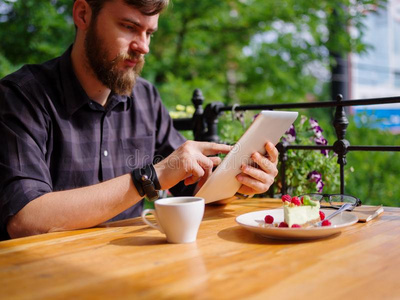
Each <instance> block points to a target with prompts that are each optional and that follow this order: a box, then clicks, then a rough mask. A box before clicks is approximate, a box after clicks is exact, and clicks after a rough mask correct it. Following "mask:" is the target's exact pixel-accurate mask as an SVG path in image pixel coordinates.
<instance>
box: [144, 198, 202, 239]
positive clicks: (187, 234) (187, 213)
mask: <svg viewBox="0 0 400 300" xmlns="http://www.w3.org/2000/svg"><path fill="white" fill-rule="evenodd" d="M154 207H155V209H145V210H143V212H142V219H143V221H144V222H145V223H146V224H147V225H149V226H151V227H153V228H155V229H157V230H159V231H161V232H162V233H164V234H165V235H166V236H167V241H168V242H169V243H175V244H182V243H192V242H194V241H195V240H196V237H197V232H198V230H199V227H200V223H201V220H202V219H203V215H204V199H203V198H200V197H173V198H165V199H158V200H156V201H155V202H154ZM147 214H153V215H154V216H155V218H156V221H157V224H154V223H152V222H150V221H149V220H147V219H146V215H147Z"/></svg>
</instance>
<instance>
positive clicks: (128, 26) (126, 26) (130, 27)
mask: <svg viewBox="0 0 400 300" xmlns="http://www.w3.org/2000/svg"><path fill="white" fill-rule="evenodd" d="M122 26H123V27H125V28H126V29H128V30H134V29H135V28H133V26H131V25H126V24H124V25H122Z"/></svg>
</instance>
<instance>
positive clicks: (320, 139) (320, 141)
mask: <svg viewBox="0 0 400 300" xmlns="http://www.w3.org/2000/svg"><path fill="white" fill-rule="evenodd" d="M314 142H315V143H316V144H317V145H328V141H327V140H326V139H325V138H324V137H323V136H322V135H321V137H316V138H314ZM321 153H322V154H323V155H325V156H326V157H328V153H329V151H328V150H321Z"/></svg>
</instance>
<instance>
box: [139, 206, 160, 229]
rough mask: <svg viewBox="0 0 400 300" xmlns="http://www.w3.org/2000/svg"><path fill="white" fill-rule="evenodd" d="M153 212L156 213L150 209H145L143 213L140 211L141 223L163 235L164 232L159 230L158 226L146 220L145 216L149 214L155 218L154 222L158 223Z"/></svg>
mask: <svg viewBox="0 0 400 300" xmlns="http://www.w3.org/2000/svg"><path fill="white" fill-rule="evenodd" d="M155 212H156V211H155V210H154V209H151V208H149V209H145V210H144V211H142V219H143V222H145V223H146V224H147V225H149V226H150V227H153V228H154V229H157V230H158V231H160V232H162V233H164V230H163V229H162V228H161V226H160V225H158V224H155V223H152V222H150V221H149V220H147V219H146V215H147V214H151V215H153V216H154V217H155V218H156V221H157V223H158V219H157V215H156V213H155Z"/></svg>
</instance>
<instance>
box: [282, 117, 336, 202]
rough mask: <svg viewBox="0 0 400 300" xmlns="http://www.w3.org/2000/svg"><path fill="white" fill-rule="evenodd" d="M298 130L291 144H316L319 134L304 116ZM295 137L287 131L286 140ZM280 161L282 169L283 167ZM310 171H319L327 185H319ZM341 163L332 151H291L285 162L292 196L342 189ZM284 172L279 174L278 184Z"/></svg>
mask: <svg viewBox="0 0 400 300" xmlns="http://www.w3.org/2000/svg"><path fill="white" fill-rule="evenodd" d="M294 128H295V130H296V135H295V140H294V141H291V142H290V144H294V145H315V144H316V142H315V140H314V139H315V138H316V137H317V136H318V135H316V133H315V131H314V130H313V128H312V126H311V124H310V122H309V119H308V118H307V117H306V116H301V117H300V118H298V120H297V121H296V122H295V126H294ZM291 137H292V136H291V135H288V134H286V135H285V138H286V140H287V141H289V140H290V138H291ZM280 164H281V162H280V163H279V168H280ZM311 172H317V173H318V174H320V175H321V180H322V182H323V184H324V186H323V189H322V190H320V189H319V188H318V185H317V182H315V181H313V180H312V178H310V175H311ZM339 175H340V173H339V165H338V164H337V156H336V155H335V154H334V153H333V151H329V152H327V153H326V154H324V153H321V151H320V150H312V151H311V150H289V151H288V160H287V162H286V184H287V186H288V192H289V193H290V194H291V195H301V194H305V193H315V192H324V193H338V192H339V184H340V177H339ZM281 176H282V174H279V175H278V185H279V182H280V180H281Z"/></svg>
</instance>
